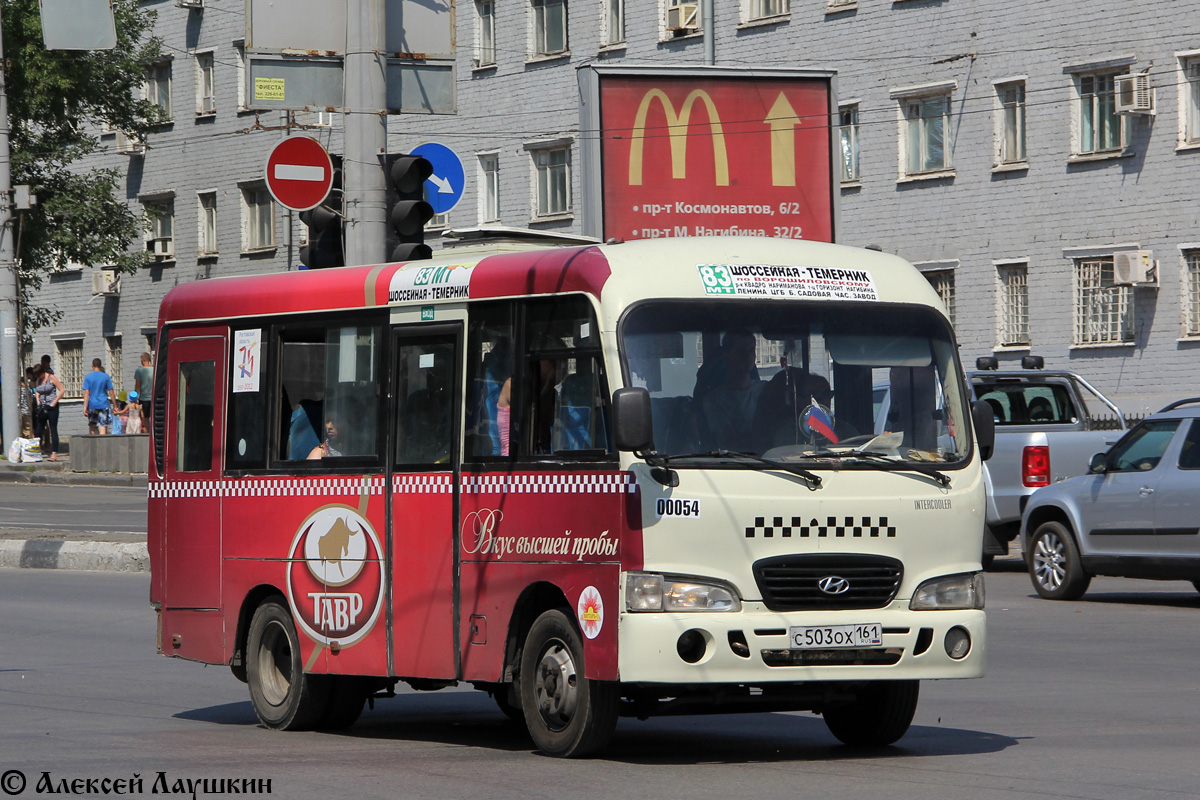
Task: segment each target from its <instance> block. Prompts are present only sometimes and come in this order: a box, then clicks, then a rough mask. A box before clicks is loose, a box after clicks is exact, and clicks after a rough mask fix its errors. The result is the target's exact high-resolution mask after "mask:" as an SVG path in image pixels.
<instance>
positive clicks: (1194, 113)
mask: <svg viewBox="0 0 1200 800" xmlns="http://www.w3.org/2000/svg"><path fill="white" fill-rule="evenodd" d="M1181 63H1182V66H1183V81H1182V82H1181V85H1180V101H1181V104H1182V108H1180V118H1181V120H1180V121H1181V128H1182V130H1181V132H1180V140H1181V144H1200V56H1197V57H1194V58H1186V59H1183V60H1182V62H1181Z"/></svg>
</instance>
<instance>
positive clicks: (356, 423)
mask: <svg viewBox="0 0 1200 800" xmlns="http://www.w3.org/2000/svg"><path fill="white" fill-rule="evenodd" d="M280 339H281V340H282V347H281V349H280V353H281V356H280V362H281V363H280V374H281V380H280V396H279V416H278V422H277V424H278V426H279V428H278V429H279V452H278V453H277V457H278V459H279V460H281V461H309V460H318V459H325V458H342V457H370V456H378V452H379V436H378V431H379V390H378V385H379V370H380V364H381V361H380V359H381V358H382V342H383V328H382V326H375V325H372V326H366V325H353V324H338V323H334V324H331V325H329V326H327V327H326V326H319V327H315V326H313V327H304V328H295V329H291V330H284V331H283V332H282V333H281V334H280Z"/></svg>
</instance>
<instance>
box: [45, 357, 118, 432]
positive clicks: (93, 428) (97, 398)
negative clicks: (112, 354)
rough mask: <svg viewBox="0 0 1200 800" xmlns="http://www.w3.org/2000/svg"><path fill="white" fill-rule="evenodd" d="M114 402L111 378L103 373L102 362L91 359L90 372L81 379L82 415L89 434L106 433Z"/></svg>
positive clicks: (115, 396) (115, 394)
mask: <svg viewBox="0 0 1200 800" xmlns="http://www.w3.org/2000/svg"><path fill="white" fill-rule="evenodd" d="M55 380H57V378H56V379H55ZM116 402H117V393H116V392H115V391H113V383H112V378H110V377H108V373H106V372H105V371H104V362H103V361H101V360H100V359H98V358H93V359H92V371H91V372H89V373H88V376H87V377H86V378H84V379H83V413H84V414H86V415H87V419H88V433H89V434H91V435H93V436H95V435H96V434H97V433H98V434H100V435H101V436H104V435H106V434H107V433H108V426H109V425H110V424H112V409H113V406H115V405H116Z"/></svg>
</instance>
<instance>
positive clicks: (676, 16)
mask: <svg viewBox="0 0 1200 800" xmlns="http://www.w3.org/2000/svg"><path fill="white" fill-rule="evenodd" d="M700 21H701V20H700V3H699V2H698V0H667V14H666V22H667V24H666V29H667V36H668V37H672V36H687V35H689V34H692V33H696V32H697V31H699V30H700V27H701V26H700Z"/></svg>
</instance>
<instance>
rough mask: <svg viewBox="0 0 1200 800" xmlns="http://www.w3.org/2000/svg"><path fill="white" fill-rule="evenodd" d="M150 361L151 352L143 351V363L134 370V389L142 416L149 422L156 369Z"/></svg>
mask: <svg viewBox="0 0 1200 800" xmlns="http://www.w3.org/2000/svg"><path fill="white" fill-rule="evenodd" d="M150 361H151V356H150V354H149V353H142V365H141V366H140V367H138V368H137V369H135V370H134V371H133V390H134V391H135V392H137V396H138V402H139V403H141V406H142V418H143V420H145V421H146V422H147V424H148V423H149V421H150V404H151V403H153V402H154V369H153V368H152V367H151V366H150Z"/></svg>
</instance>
